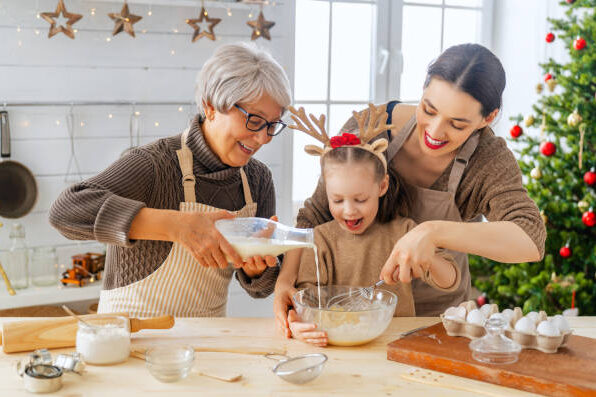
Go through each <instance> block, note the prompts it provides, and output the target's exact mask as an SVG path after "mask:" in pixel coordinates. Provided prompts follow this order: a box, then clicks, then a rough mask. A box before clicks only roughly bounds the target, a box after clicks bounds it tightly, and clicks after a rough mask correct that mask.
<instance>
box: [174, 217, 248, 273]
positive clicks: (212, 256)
mask: <svg viewBox="0 0 596 397" xmlns="http://www.w3.org/2000/svg"><path fill="white" fill-rule="evenodd" d="M234 217H235V216H234V214H232V213H230V212H228V211H223V210H221V211H215V212H208V213H204V212H203V213H201V212H196V213H184V214H183V215H182V216H181V217H180V222H178V227H177V228H176V230H177V232H176V235H175V239H174V241H177V242H179V243H180V244H182V245H183V246H184V247H185V248H186V249H187V250H188V251H189V252H190V253H191V255H192V256H193V257H194V258H195V259H196V260H197V261H198V262H199V264H200V265H201V266H207V267H220V268H222V269H224V268H226V267H228V261H229V262H232V263H233V264H234V266H236V267H240V266H242V263H243V262H242V258H241V257H240V255H238V253H237V252H236V250H235V249H234V248H233V247H232V246H231V245H230V243H229V242H228V241H227V240H226V239H225V238H224V236H223V235H222V234H221V233H220V232H219V231H218V230H217V228H216V227H215V221H217V220H219V219H232V218H234ZM226 257H227V259H226Z"/></svg>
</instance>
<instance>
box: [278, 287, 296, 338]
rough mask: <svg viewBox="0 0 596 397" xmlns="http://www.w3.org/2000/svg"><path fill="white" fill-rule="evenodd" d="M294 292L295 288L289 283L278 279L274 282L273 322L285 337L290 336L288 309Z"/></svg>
mask: <svg viewBox="0 0 596 397" xmlns="http://www.w3.org/2000/svg"><path fill="white" fill-rule="evenodd" d="M294 293H296V288H294V286H293V285H291V284H289V283H284V282H282V281H281V280H280V279H278V281H277V284H275V292H274V298H273V314H274V315H275V324H276V325H277V329H278V330H279V331H280V332H281V333H282V334H283V335H284V336H285V337H286V338H291V337H292V331H291V330H290V323H289V321H288V309H289V308H291V307H292V295H294Z"/></svg>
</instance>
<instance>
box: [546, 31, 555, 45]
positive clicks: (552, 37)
mask: <svg viewBox="0 0 596 397" xmlns="http://www.w3.org/2000/svg"><path fill="white" fill-rule="evenodd" d="M544 39H545V40H546V42H547V43H552V42H553V41H555V35H554V34H553V33H550V32H549V33H547V34H546V37H545V38H544Z"/></svg>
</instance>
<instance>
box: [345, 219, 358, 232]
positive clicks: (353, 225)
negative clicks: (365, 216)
mask: <svg viewBox="0 0 596 397" xmlns="http://www.w3.org/2000/svg"><path fill="white" fill-rule="evenodd" d="M344 222H345V223H346V227H347V228H348V229H349V230H358V228H359V227H360V226H361V225H362V218H358V219H346V220H344Z"/></svg>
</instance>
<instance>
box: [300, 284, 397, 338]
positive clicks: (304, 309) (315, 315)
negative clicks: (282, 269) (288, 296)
mask: <svg viewBox="0 0 596 397" xmlns="http://www.w3.org/2000/svg"><path fill="white" fill-rule="evenodd" d="M362 288H363V287H350V286H343V285H330V286H322V287H320V291H321V299H320V306H319V295H318V289H319V288H317V287H308V288H305V289H302V290H300V291H298V292H296V293H295V294H294V296H293V297H292V300H293V301H294V307H295V309H296V312H297V313H298V315H299V316H300V318H301V319H302V321H304V322H309V323H314V324H316V325H317V329H319V330H322V331H325V332H327V340H328V342H329V344H330V345H335V346H356V345H362V344H365V343H368V342H370V341H371V340H373V339H375V338H376V337H378V336H379V335H381V334H382V333H383V332H384V331H385V329H387V327H388V326H389V323H390V322H391V319H392V318H393V314H394V313H395V307H396V305H397V296H396V295H395V294H394V293H393V292H390V291H387V290H384V289H376V290H374V291H373V294H372V298H370V299H368V298H366V297H364V296H363V295H362ZM337 302H339V304H338V303H337Z"/></svg>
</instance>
